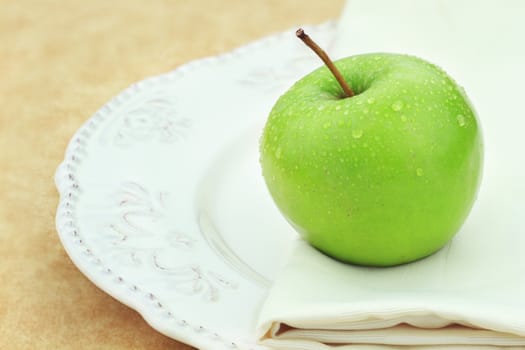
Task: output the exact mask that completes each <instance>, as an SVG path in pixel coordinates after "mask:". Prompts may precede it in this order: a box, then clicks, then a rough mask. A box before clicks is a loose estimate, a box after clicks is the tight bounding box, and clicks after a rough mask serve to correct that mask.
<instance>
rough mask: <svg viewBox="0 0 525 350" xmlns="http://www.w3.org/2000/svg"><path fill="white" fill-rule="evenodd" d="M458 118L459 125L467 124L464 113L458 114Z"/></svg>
mask: <svg viewBox="0 0 525 350" xmlns="http://www.w3.org/2000/svg"><path fill="white" fill-rule="evenodd" d="M456 119H457V121H458V124H459V126H465V116H463V115H462V114H458V115H457V116H456Z"/></svg>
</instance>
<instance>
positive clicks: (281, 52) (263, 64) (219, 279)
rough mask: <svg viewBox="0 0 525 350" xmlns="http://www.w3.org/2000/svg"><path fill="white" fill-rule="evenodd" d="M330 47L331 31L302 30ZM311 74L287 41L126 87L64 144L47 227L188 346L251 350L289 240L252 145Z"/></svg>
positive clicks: (304, 54) (309, 61)
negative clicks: (273, 112)
mask: <svg viewBox="0 0 525 350" xmlns="http://www.w3.org/2000/svg"><path fill="white" fill-rule="evenodd" d="M308 31H309V32H310V33H311V34H312V35H313V36H314V37H315V38H316V39H317V40H318V41H319V42H321V43H323V45H324V46H327V47H328V46H330V41H331V38H332V37H333V33H334V31H335V24H334V23H327V24H324V25H321V26H317V27H313V28H308ZM319 65H320V61H318V59H317V58H316V57H314V56H313V55H312V54H311V53H310V52H309V51H308V49H307V48H305V47H304V46H303V45H302V44H301V43H300V42H299V40H297V39H296V38H295V37H294V31H288V32H285V33H281V34H278V35H274V36H271V37H268V38H265V39H263V40H260V41H258V42H256V43H253V44H250V45H248V46H245V47H242V48H240V49H237V50H235V51H233V52H232V53H228V54H225V55H221V56H218V57H212V58H207V59H203V60H199V61H196V62H192V63H190V64H188V65H185V66H183V67H180V68H178V69H176V70H175V71H173V72H170V73H167V74H164V75H161V76H158V77H153V78H149V79H146V80H144V81H141V82H139V83H137V84H134V85H132V86H131V87H129V88H128V89H126V90H125V91H123V92H122V93H121V94H120V95H118V96H117V97H115V98H114V99H112V100H111V101H110V102H108V103H107V104H106V105H105V106H103V107H102V108H101V109H100V110H99V111H98V112H97V113H96V114H95V115H94V116H93V117H91V118H90V119H89V120H88V121H87V122H86V123H85V124H84V125H83V126H82V127H81V128H80V129H79V130H78V131H77V133H76V134H75V135H74V137H73V138H72V140H71V142H70V144H69V146H68V148H67V151H66V156H65V159H64V161H63V162H62V164H61V165H60V166H59V168H58V170H57V173H56V175H55V181H56V185H57V188H58V190H59V192H60V204H59V207H58V210H57V217H56V225H57V230H58V233H59V236H60V239H61V241H62V244H63V245H64V247H65V249H66V251H67V252H68V254H69V256H70V257H71V259H72V260H73V262H74V263H75V264H76V265H77V266H78V268H79V269H80V270H81V271H82V272H83V273H84V274H85V275H86V276H87V277H88V278H89V279H90V280H91V281H93V283H95V284H96V285H97V286H98V287H100V288H101V289H102V290H104V291H105V292H107V293H108V294H110V295H112V296H113V297H115V298H116V299H118V300H120V301H121V302H123V303H124V304H126V305H128V306H130V307H132V308H134V309H136V310H137V311H138V312H140V313H141V314H142V316H143V317H144V318H145V319H146V321H147V322H148V323H149V324H151V326H152V327H154V328H155V329H157V330H158V331H160V332H162V333H164V334H166V335H167V336H170V337H172V338H175V339H178V340H180V341H183V342H185V343H188V344H191V345H193V346H196V347H198V348H200V349H212V348H213V349H231V348H240V349H256V348H257V349H258V348H261V347H259V346H258V345H256V342H255V338H254V328H255V322H256V319H257V315H258V309H259V307H260V305H261V302H262V301H263V299H264V296H265V293H266V291H267V289H268V287H269V286H270V284H271V281H272V280H273V278H274V275H275V273H276V272H277V271H278V269H279V267H280V266H281V263H282V262H283V259H284V258H285V257H286V254H287V251H288V246H289V242H290V241H291V238H292V237H294V236H295V233H294V232H293V231H292V229H291V228H290V226H289V225H288V224H287V223H286V222H285V221H284V219H283V218H282V217H281V215H280V214H279V213H278V211H277V209H276V208H275V206H274V205H273V203H272V201H271V199H270V198H269V195H268V194H267V192H266V187H265V185H264V181H263V179H262V178H261V171H260V169H259V164H258V140H259V137H260V133H261V129H262V127H263V125H264V122H265V120H266V117H267V115H268V112H269V110H270V108H271V106H272V105H273V103H274V102H275V100H276V99H277V97H278V96H279V95H280V94H281V93H282V92H283V91H284V90H286V89H287V88H288V87H289V86H290V85H291V84H292V82H293V81H295V80H297V79H298V78H299V77H300V76H302V75H304V74H305V73H306V72H308V71H310V70H312V69H313V68H315V67H317V66H319Z"/></svg>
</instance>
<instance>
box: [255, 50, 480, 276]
mask: <svg viewBox="0 0 525 350" xmlns="http://www.w3.org/2000/svg"><path fill="white" fill-rule="evenodd" d="M335 65H336V66H337V68H338V69H339V70H340V72H341V75H342V77H343V78H344V80H345V81H346V82H347V84H348V85H349V86H350V87H351V89H352V90H353V92H354V93H355V95H354V96H352V97H345V96H344V94H343V91H342V89H341V87H340V85H339V84H338V83H337V81H336V80H335V79H334V77H333V76H332V74H331V73H330V71H329V70H328V69H327V68H326V67H321V68H319V69H317V70H315V71H314V72H312V73H310V74H309V75H307V76H305V77H304V78H302V79H301V80H299V81H298V82H297V83H296V84H295V85H293V86H292V87H291V88H290V89H289V90H288V91H287V92H286V93H285V94H284V95H282V96H281V97H280V98H279V100H278V101H277V103H276V104H275V106H274V107H273V109H272V111H271V113H270V115H269V118H268V121H267V124H266V126H265V128H264V131H263V135H262V138H261V143H260V157H261V158H260V162H261V166H262V171H263V176H264V179H265V181H266V184H267V186H268V189H269V192H270V194H271V195H272V197H273V199H274V201H275V203H276V204H277V206H278V207H279V209H280V211H281V212H282V213H283V214H284V216H285V217H286V219H287V220H288V221H289V222H290V223H291V224H292V225H293V226H294V227H295V229H296V230H297V231H298V232H299V233H300V235H301V236H302V237H303V238H304V239H305V240H307V241H308V242H309V243H310V244H311V245H313V246H314V247H316V248H317V249H319V250H320V251H322V252H324V253H326V254H327V255H329V256H332V257H334V258H336V259H338V260H341V261H345V262H350V263H354V264H360V265H373V266H390V265H397V264H402V263H406V262H410V261H414V260H417V259H420V258H423V257H425V256H428V255H430V254H432V253H434V252H435V251H437V250H439V249H440V248H441V247H442V246H443V245H445V244H446V243H447V241H449V240H450V239H451V238H452V237H453V236H454V234H455V233H456V232H457V231H458V230H459V229H460V227H461V225H462V224H463V222H464V220H465V218H466V217H467V215H468V213H469V211H470V209H471V207H472V205H473V202H474V200H475V197H476V193H477V189H478V186H479V184H480V179H481V169H482V160H483V145H482V137H481V132H480V127H479V123H478V120H477V117H476V115H475V112H474V110H473V107H472V105H471V103H470V102H469V100H468V98H467V96H466V95H465V93H464V90H463V89H462V88H461V87H460V86H458V85H457V84H456V83H455V82H454V80H453V79H452V78H451V77H449V76H448V75H447V74H446V73H445V72H444V71H443V70H441V69H440V68H438V67H437V66H435V65H433V64H431V63H428V62H426V61H424V60H422V59H420V58H416V57H413V56H407V55H398V54H386V53H378V54H364V55H358V56H353V57H348V58H344V59H342V60H339V61H337V62H336V63H335Z"/></svg>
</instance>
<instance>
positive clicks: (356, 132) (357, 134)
mask: <svg viewBox="0 0 525 350" xmlns="http://www.w3.org/2000/svg"><path fill="white" fill-rule="evenodd" d="M361 136H363V130H362V129H354V130H352V137H353V138H354V139H358V138H360V137H361Z"/></svg>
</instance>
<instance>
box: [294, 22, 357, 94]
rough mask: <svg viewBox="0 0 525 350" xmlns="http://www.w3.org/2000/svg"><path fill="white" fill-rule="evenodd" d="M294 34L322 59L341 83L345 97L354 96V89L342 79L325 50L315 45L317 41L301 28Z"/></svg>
mask: <svg viewBox="0 0 525 350" xmlns="http://www.w3.org/2000/svg"><path fill="white" fill-rule="evenodd" d="M295 35H297V37H298V38H299V39H301V40H302V41H303V42H304V43H305V44H306V46H308V47H309V48H310V49H312V51H313V52H315V53H316V54H317V56H319V58H320V59H321V60H323V62H324V64H326V66H327V67H328V69H329V70H330V72H332V74H333V75H334V77H335V79H336V80H337V82H338V83H339V85H341V88H342V89H343V91H344V93H345V95H346V96H345V97H352V96H354V95H355V93H354V91H353V90H352V89H351V88H350V86H348V84H347V83H346V81H345V80H344V79H343V76H342V75H341V72H340V71H339V70H338V69H337V67H336V66H335V65H334V62H332V60H331V59H330V57H328V55H327V54H326V52H324V50H323V49H321V48H320V47H319V45H317V43H316V42H315V41H313V40H312V39H311V38H310V36H308V34H306V33H305V32H304V30H303V29H302V28H299V29H297V31H296V32H295Z"/></svg>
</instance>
